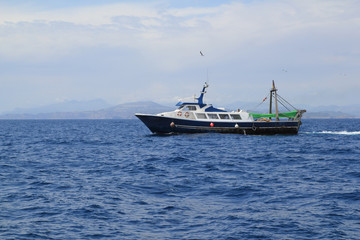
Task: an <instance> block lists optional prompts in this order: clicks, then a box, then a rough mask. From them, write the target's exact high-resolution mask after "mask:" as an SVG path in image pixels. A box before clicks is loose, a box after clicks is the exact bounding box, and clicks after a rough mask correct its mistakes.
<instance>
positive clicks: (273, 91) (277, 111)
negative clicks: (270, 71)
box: [269, 80, 279, 121]
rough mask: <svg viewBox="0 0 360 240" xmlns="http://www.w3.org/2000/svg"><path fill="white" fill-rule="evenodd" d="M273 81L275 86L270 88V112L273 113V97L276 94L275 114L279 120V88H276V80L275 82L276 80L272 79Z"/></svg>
mask: <svg viewBox="0 0 360 240" xmlns="http://www.w3.org/2000/svg"><path fill="white" fill-rule="evenodd" d="M272 83H273V87H272V89H271V90H270V95H271V96H270V111H269V113H270V114H271V113H272V112H271V111H272V110H271V108H272V98H273V96H274V98H275V116H276V121H279V109H278V101H277V89H276V88H275V82H274V80H273V81H272Z"/></svg>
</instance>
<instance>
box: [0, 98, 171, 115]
mask: <svg viewBox="0 0 360 240" xmlns="http://www.w3.org/2000/svg"><path fill="white" fill-rule="evenodd" d="M171 110H173V109H172V108H170V107H166V106H163V105H160V104H157V103H154V102H132V103H124V104H119V105H116V106H114V107H109V108H104V109H100V110H95V111H74V112H49V113H37V114H30V113H23V114H5V115H0V119H131V118H135V116H134V114H135V113H148V114H151V113H160V112H166V111H171Z"/></svg>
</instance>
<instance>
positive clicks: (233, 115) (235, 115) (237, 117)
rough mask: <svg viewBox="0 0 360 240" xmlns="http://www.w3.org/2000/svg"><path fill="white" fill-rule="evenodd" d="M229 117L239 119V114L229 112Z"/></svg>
mask: <svg viewBox="0 0 360 240" xmlns="http://www.w3.org/2000/svg"><path fill="white" fill-rule="evenodd" d="M230 116H231V118H232V119H234V120H241V117H240V115H239V114H230Z"/></svg>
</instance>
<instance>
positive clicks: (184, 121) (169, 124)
mask: <svg viewBox="0 0 360 240" xmlns="http://www.w3.org/2000/svg"><path fill="white" fill-rule="evenodd" d="M208 87H209V85H208V84H207V83H205V85H204V86H203V89H202V91H201V94H200V97H198V98H194V100H197V102H182V101H180V102H178V103H177V104H176V106H177V107H178V108H177V109H176V110H174V111H172V112H163V113H159V114H155V115H153V114H141V113H136V114H135V116H136V117H138V118H139V119H140V120H141V121H142V122H143V123H144V124H145V125H146V126H147V127H148V128H149V129H150V131H151V132H153V133H156V134H169V133H170V134H171V133H207V132H216V133H238V134H244V135H273V134H297V133H298V131H299V128H300V125H301V117H302V115H303V113H304V112H306V110H299V109H296V108H294V107H293V106H292V105H291V104H290V103H288V102H287V101H286V100H285V99H283V98H282V97H280V96H279V95H278V94H277V89H276V88H275V83H274V81H273V86H272V88H271V90H270V97H269V99H270V104H269V113H266V114H259V113H249V112H247V111H244V110H236V111H226V110H225V109H222V108H215V107H213V106H212V105H211V104H206V103H204V95H205V93H206V88H208ZM266 99H267V98H265V99H264V100H263V102H264V101H265V100H266ZM278 104H282V105H283V106H284V107H285V108H286V109H287V110H290V109H289V106H290V107H292V108H293V109H294V110H293V111H288V112H284V113H280V112H279V111H278ZM273 105H275V113H273V111H272V109H273ZM286 105H287V106H286Z"/></svg>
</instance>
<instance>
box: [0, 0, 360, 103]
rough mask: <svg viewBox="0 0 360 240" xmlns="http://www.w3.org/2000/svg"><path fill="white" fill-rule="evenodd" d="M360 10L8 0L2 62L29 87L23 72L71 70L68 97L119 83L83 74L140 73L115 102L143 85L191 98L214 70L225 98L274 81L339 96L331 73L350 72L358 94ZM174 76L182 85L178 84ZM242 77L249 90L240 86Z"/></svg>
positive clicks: (334, 3) (283, 4)
mask: <svg viewBox="0 0 360 240" xmlns="http://www.w3.org/2000/svg"><path fill="white" fill-rule="evenodd" d="M169 6H170V7H169ZM359 8H360V3H359V2H358V1H353V0H326V1H325V0H320V1H310V0H301V1H300V0H295V1H293V0H291V1H290V0H279V1H253V2H242V1H233V2H225V3H222V4H218V5H213V6H210V7H209V6H203V7H202V6H197V7H194V6H193V7H171V5H170V4H167V1H161V2H151V1H150V2H142V3H139V2H123V3H113V4H102V5H98V6H90V5H88V6H74V7H71V6H68V7H66V8H50V9H49V8H48V9H44V8H41V7H40V6H35V5H30V4H29V3H27V4H26V5H16V6H10V5H6V4H5V3H1V4H0V64H2V65H3V66H7V69H6V70H5V72H6V74H7V75H13V76H12V78H13V79H18V80H17V81H19V83H20V82H21V81H22V80H21V78H22V77H20V76H16V75H17V73H15V72H16V71H17V72H18V71H19V69H21V72H26V73H28V78H33V79H35V78H40V79H49V81H51V80H50V79H51V78H54V79H57V77H58V76H59V75H62V78H61V79H62V81H64V82H66V85H65V84H64V87H63V88H62V89H63V93H62V96H69V97H71V94H66V89H67V87H68V86H70V85H71V82H72V83H73V88H74V89H81V88H84V90H83V91H84V93H83V94H89V93H91V92H97V93H98V94H100V92H101V94H103V95H104V96H106V91H107V90H108V89H109V87H106V86H99V84H87V85H86V84H85V85H86V86H83V85H84V80H80V78H85V79H93V80H91V81H93V82H96V80H95V79H98V78H102V81H105V82H106V83H107V84H108V85H111V86H113V89H115V88H116V87H118V86H119V85H120V83H118V84H119V85H116V84H117V83H116V80H115V79H122V80H118V82H121V84H122V85H121V86H124V85H125V80H124V79H131V80H132V81H131V82H129V83H126V88H127V89H126V90H124V91H123V94H122V96H123V98H122V99H120V98H119V97H118V96H117V91H115V90H113V89H112V90H111V91H110V92H111V96H110V95H108V96H107V97H111V98H113V99H117V100H115V101H126V98H133V97H132V96H130V95H131V94H130V93H131V92H132V91H133V90H135V89H136V88H137V85H138V84H139V83H141V84H144V85H145V88H148V89H152V92H153V94H151V93H149V91H145V90H144V91H141V90H139V89H136V91H138V94H137V95H136V96H139V97H138V98H146V99H149V98H151V99H153V100H156V99H154V98H156V95H158V94H159V93H160V92H162V94H164V96H161V98H165V97H169V98H172V97H173V96H175V95H176V96H178V95H183V94H188V91H189V89H194V82H195V84H196V85H195V87H196V86H197V84H198V83H200V84H202V83H201V82H202V81H203V79H204V78H205V77H204V75H205V72H206V71H205V69H206V68H208V69H209V71H210V73H211V74H210V77H211V79H214V80H213V81H218V82H219V81H221V84H218V87H219V88H222V89H219V92H221V93H219V94H223V95H226V96H228V99H226V97H225V98H224V97H223V99H222V101H231V97H230V96H232V97H234V96H237V95H238V94H241V96H242V97H244V98H249V99H250V98H253V96H252V95H254V93H250V92H249V91H246V90H243V89H246V88H252V89H254V88H256V89H258V88H260V87H262V88H263V87H264V84H265V83H267V82H268V81H271V80H272V79H277V80H278V81H280V83H282V84H283V85H285V86H286V90H289V93H292V94H297V91H296V88H297V87H298V88H299V89H300V88H301V89H302V90H303V91H306V90H309V89H314V92H321V91H317V90H319V89H321V88H323V87H324V84H325V83H327V82H331V85H326V84H325V85H326V88H329V92H330V91H333V90H334V91H335V92H336V89H338V86H339V83H337V81H333V80H331V79H333V78H335V79H336V77H334V76H336V74H338V73H339V72H345V73H347V74H348V76H347V78H346V79H345V80H344V79H342V83H343V85H345V87H343V88H341V91H342V93H346V91H347V90H348V92H349V93H350V92H351V93H353V91H352V89H351V88H353V87H354V86H358V85H356V84H353V83H354V82H355V81H357V80H356V78H357V76H358V75H359V70H358V69H359V65H360V60H359V59H360V58H359V56H360V50H359V48H358V42H359V41H360V31H358V30H359V29H360V16H359V13H358V9H359ZM200 50H201V51H203V52H204V53H205V57H200V54H199V51H200ZM23 66H27V68H23ZM284 67H286V68H287V69H288V72H287V74H286V75H285V73H283V72H282V71H281V69H282V68H284ZM26 69H27V70H26ZM31 69H32V70H31ZM64 69H66V73H64ZM42 71H45V72H46V74H47V75H46V76H41V72H42ZM4 74H5V73H4V72H3V73H2V75H3V76H4ZM64 75H66V76H64ZM103 76H106V78H105V77H103ZM118 76H121V77H118ZM145 79H146V80H145ZM169 79H170V80H169ZM194 79H200V80H196V81H195V80H194ZM329 79H330V80H331V81H330V80H329ZM34 81H35V80H34ZM147 82H148V83H147ZM174 82H177V83H178V82H181V83H182V84H181V86H177V89H174V87H173V85H174ZM239 82H240V83H241V88H240V90H239V88H236V87H234V86H238V84H239ZM300 82H301V84H300ZM59 84H61V83H59ZM294 84H295V87H294ZM45 85H46V84H45ZM45 85H44V86H45ZM303 85H304V88H302V87H303ZM153 86H157V87H153ZM158 86H162V87H161V90H158V89H160V88H159V87H158ZM347 86H348V87H347ZM85 88H88V89H87V90H86V89H85ZM291 88H295V90H291ZM44 89H45V87H44ZM100 89H101V90H100ZM156 89H157V90H156ZM166 89H167V90H166ZM256 89H255V90H254V91H253V92H255V91H257V90H256ZM350 90H351V91H350ZM129 92H130V93H129ZM155 92H156V93H155ZM75 93H76V91H75V90H74V91H73V92H72V94H73V95H75ZM192 93H193V91H192V92H191V94H192ZM191 94H190V95H191ZM118 95H119V94H118ZM96 97H101V96H96ZM219 98H220V97H219ZM309 99H311V98H309ZM133 100H135V99H133Z"/></svg>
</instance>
